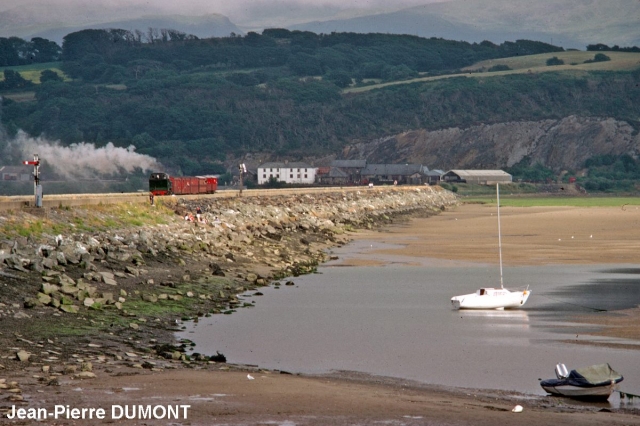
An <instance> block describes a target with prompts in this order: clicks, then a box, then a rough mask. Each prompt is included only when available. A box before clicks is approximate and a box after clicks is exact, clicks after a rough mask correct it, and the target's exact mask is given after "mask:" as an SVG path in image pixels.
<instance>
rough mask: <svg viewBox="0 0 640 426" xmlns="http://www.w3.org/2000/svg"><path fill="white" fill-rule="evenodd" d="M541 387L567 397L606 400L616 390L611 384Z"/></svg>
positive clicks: (551, 392) (553, 393)
mask: <svg viewBox="0 0 640 426" xmlns="http://www.w3.org/2000/svg"><path fill="white" fill-rule="evenodd" d="M542 389H544V390H545V391H547V392H548V393H550V394H552V395H558V396H566V397H569V398H578V399H594V400H606V399H609V397H610V396H611V394H612V393H613V391H614V390H616V385H615V384H612V385H606V386H595V387H589V388H585V387H579V386H571V385H562V386H542Z"/></svg>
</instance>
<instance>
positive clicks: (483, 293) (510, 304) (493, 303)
mask: <svg viewBox="0 0 640 426" xmlns="http://www.w3.org/2000/svg"><path fill="white" fill-rule="evenodd" d="M496 196H497V202H498V252H499V253H500V288H493V287H487V288H481V289H479V290H478V291H476V292H475V293H469V294H463V295H461V296H454V297H452V298H451V305H452V306H453V308H454V309H514V308H519V307H521V306H522V305H524V304H525V303H527V299H528V298H529V295H530V294H531V291H530V290H529V288H528V287H527V288H526V289H525V290H507V289H506V288H504V285H503V280H502V236H501V230H500V184H496Z"/></svg>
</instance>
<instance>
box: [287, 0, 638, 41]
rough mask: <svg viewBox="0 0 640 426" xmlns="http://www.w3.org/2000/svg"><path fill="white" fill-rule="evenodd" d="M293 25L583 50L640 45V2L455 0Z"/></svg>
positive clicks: (324, 30)
mask: <svg viewBox="0 0 640 426" xmlns="http://www.w3.org/2000/svg"><path fill="white" fill-rule="evenodd" d="M288 28H289V29H296V30H306V31H313V32H315V33H331V32H344V31H350V32H359V33H370V32H379V33H392V34H413V35H418V36H421V37H441V38H445V39H452V40H464V41H469V42H480V41H483V40H490V41H493V42H495V43H502V42H503V41H506V40H509V41H513V40H516V39H531V40H539V41H544V42H547V43H551V44H554V45H558V46H563V47H565V48H580V49H584V48H585V46H586V45H587V44H595V43H604V44H608V45H616V44H617V45H620V46H634V45H635V46H640V1H638V0H609V1H606V2H604V1H602V2H599V1H593V0H536V1H531V0H510V1H504V0H451V1H447V2H442V3H431V4H427V5H424V6H417V7H412V8H408V9H403V10H400V11H396V12H391V13H380V14H372V15H369V16H361V17H357V18H352V19H337V20H329V21H315V22H308V23H302V24H297V25H291V26H289V27H288Z"/></svg>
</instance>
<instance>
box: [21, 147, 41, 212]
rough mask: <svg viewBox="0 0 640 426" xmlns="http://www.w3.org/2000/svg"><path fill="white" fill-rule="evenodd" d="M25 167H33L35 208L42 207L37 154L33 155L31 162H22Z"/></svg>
mask: <svg viewBox="0 0 640 426" xmlns="http://www.w3.org/2000/svg"><path fill="white" fill-rule="evenodd" d="M22 164H24V165H25V166H33V192H34V195H35V198H36V207H42V185H40V159H39V158H38V154H33V161H23V162H22Z"/></svg>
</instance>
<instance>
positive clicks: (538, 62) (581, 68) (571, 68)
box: [343, 50, 640, 93]
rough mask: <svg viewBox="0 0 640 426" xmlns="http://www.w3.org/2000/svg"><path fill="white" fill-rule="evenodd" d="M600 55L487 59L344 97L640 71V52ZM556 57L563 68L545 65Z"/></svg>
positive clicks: (357, 90)
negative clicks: (417, 86)
mask: <svg viewBox="0 0 640 426" xmlns="http://www.w3.org/2000/svg"><path fill="white" fill-rule="evenodd" d="M595 53H597V52H591V51H588V52H585V51H574V50H571V51H566V52H554V53H552V54H550V53H544V54H538V55H524V56H514V57H510V58H498V59H488V60H486V61H480V62H476V63H475V64H473V65H471V66H468V67H464V68H462V70H461V71H463V72H460V73H453V74H446V75H440V76H431V77H418V78H411V79H405V80H398V81H390V82H386V83H378V84H369V85H366V86H361V87H348V88H346V89H344V90H343V93H360V92H366V91H369V90H373V89H380V88H383V87H387V86H394V85H398V84H412V83H417V82H427V81H435V80H441V79H443V78H455V77H469V78H485V77H488V76H492V77H498V76H505V75H512V74H531V73H542V72H569V73H573V74H575V75H584V74H585V72H588V71H633V70H635V69H637V68H639V67H640V53H637V52H606V56H607V57H609V58H610V60H608V61H601V62H593V58H594V56H595ZM553 57H556V58H558V59H560V60H561V61H563V62H564V64H562V65H553V66H550V65H547V63H546V61H547V60H549V59H550V58H553ZM500 66H506V67H508V68H509V69H508V70H502V71H494V70H492V68H494V67H500Z"/></svg>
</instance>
